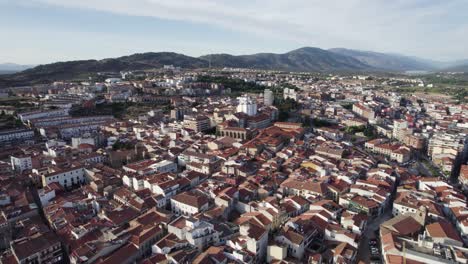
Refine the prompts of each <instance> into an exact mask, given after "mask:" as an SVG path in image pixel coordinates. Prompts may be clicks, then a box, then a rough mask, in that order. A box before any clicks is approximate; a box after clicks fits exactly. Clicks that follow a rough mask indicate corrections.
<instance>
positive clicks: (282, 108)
mask: <svg viewBox="0 0 468 264" xmlns="http://www.w3.org/2000/svg"><path fill="white" fill-rule="evenodd" d="M274 105H275V106H276V108H278V120H279V121H281V122H284V121H288V119H289V117H290V113H291V112H295V111H297V109H298V107H299V104H298V103H297V102H296V101H295V100H293V99H291V98H287V99H286V100H280V99H275V103H274Z"/></svg>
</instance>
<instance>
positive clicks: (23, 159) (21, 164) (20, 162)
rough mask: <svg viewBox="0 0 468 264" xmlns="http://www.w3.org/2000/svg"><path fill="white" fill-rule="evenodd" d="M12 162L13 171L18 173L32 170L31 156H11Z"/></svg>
mask: <svg viewBox="0 0 468 264" xmlns="http://www.w3.org/2000/svg"><path fill="white" fill-rule="evenodd" d="M10 162H11V167H12V169H13V170H14V171H17V172H23V171H25V170H31V169H32V159H31V157H30V156H11V157H10Z"/></svg>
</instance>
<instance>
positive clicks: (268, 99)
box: [263, 89, 275, 106]
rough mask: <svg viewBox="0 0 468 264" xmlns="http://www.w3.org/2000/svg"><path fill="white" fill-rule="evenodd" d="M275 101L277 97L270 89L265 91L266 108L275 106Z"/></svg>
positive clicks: (264, 101)
mask: <svg viewBox="0 0 468 264" xmlns="http://www.w3.org/2000/svg"><path fill="white" fill-rule="evenodd" d="M274 100H275V96H274V94H273V92H272V91H271V90H270V89H265V90H264V91H263V104H264V105H266V106H270V105H273V101H274Z"/></svg>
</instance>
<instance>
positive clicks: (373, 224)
mask: <svg viewBox="0 0 468 264" xmlns="http://www.w3.org/2000/svg"><path fill="white" fill-rule="evenodd" d="M390 218H392V210H391V209H390V208H387V210H386V211H385V213H383V214H381V215H379V216H378V217H377V218H375V219H373V220H371V221H370V222H369V223H367V228H366V231H364V233H363V235H362V236H361V240H360V244H359V249H358V254H357V256H356V260H357V261H356V262H357V263H358V262H359V261H363V262H364V263H370V248H369V240H371V239H374V238H375V231H376V230H378V229H379V227H380V224H382V223H383V222H385V221H387V220H388V219H390Z"/></svg>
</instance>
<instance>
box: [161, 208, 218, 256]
mask: <svg viewBox="0 0 468 264" xmlns="http://www.w3.org/2000/svg"><path fill="white" fill-rule="evenodd" d="M167 229H168V232H169V233H170V234H174V235H176V236H177V238H179V239H181V240H186V241H187V242H188V243H189V244H190V245H192V246H194V247H196V248H198V249H199V250H202V249H204V248H206V247H207V246H209V245H212V244H215V245H216V244H218V243H219V236H220V233H219V232H218V231H217V230H216V229H215V227H214V225H213V224H212V223H210V222H208V221H204V220H199V219H196V218H194V217H190V218H189V217H186V216H179V217H178V218H176V219H175V220H174V221H173V222H171V223H170V224H169V225H168V226H167Z"/></svg>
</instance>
